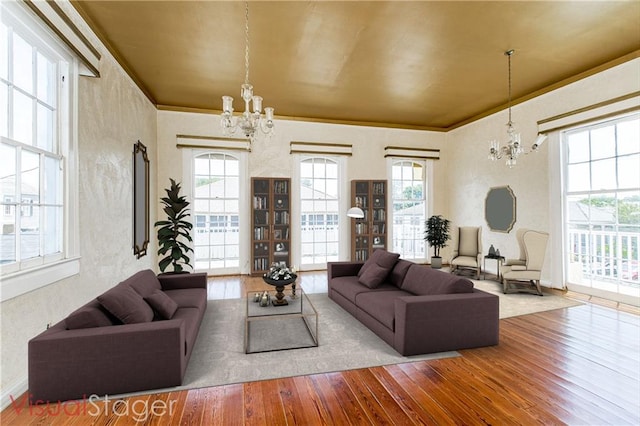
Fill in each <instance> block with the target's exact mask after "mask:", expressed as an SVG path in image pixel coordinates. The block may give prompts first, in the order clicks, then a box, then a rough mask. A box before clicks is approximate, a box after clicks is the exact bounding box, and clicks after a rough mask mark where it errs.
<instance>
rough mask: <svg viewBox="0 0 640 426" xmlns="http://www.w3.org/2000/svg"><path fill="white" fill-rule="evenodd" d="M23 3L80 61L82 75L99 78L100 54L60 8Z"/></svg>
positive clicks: (32, 0)
mask: <svg viewBox="0 0 640 426" xmlns="http://www.w3.org/2000/svg"><path fill="white" fill-rule="evenodd" d="M23 1H24V4H25V5H26V6H28V7H29V8H30V9H31V10H32V11H33V12H34V13H35V14H36V15H38V18H40V20H41V21H43V22H44V23H45V24H46V25H47V27H49V28H50V29H51V31H53V32H54V33H56V35H57V36H58V37H59V38H60V39H61V40H62V41H63V42H64V43H65V44H66V45H67V46H68V48H69V49H71V50H72V51H73V52H74V53H75V55H76V56H78V57H79V58H80V59H81V61H82V64H83V66H82V70H81V71H82V75H86V76H89V77H99V76H100V53H99V52H98V51H97V49H96V48H95V47H94V46H93V45H92V44H91V43H90V42H89V40H88V39H87V38H86V37H85V36H84V35H83V34H82V33H81V31H80V29H79V28H77V27H76V26H75V25H74V24H73V22H72V21H71V19H70V18H69V16H68V15H67V13H66V12H65V11H64V10H62V9H61V8H60V6H58V5H57V4H55V3H53V2H49V1H34V0H23ZM52 3H53V5H55V6H53V5H52Z"/></svg>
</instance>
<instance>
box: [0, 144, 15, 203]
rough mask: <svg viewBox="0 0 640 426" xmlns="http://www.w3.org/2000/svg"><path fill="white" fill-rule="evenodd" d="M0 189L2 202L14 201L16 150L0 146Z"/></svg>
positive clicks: (3, 145)
mask: <svg viewBox="0 0 640 426" xmlns="http://www.w3.org/2000/svg"><path fill="white" fill-rule="evenodd" d="M0 179H1V181H0V188H2V200H6V199H7V198H10V199H11V201H15V199H16V149H15V148H14V147H12V146H9V145H5V144H0Z"/></svg>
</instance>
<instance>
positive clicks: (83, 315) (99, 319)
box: [64, 305, 113, 330]
mask: <svg viewBox="0 0 640 426" xmlns="http://www.w3.org/2000/svg"><path fill="white" fill-rule="evenodd" d="M64 323H65V325H66V326H67V330H77V329H80V328H95V327H106V326H109V325H113V321H111V318H109V316H108V314H107V313H106V312H105V311H103V310H102V309H101V307H100V305H98V306H83V307H82V308H80V309H78V310H77V311H75V312H72V313H71V314H69V316H68V317H67V318H65V320H64Z"/></svg>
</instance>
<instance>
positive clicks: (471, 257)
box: [450, 226, 482, 279]
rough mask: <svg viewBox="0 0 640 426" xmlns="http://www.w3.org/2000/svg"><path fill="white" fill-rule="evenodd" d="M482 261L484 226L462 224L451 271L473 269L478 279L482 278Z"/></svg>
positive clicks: (452, 258)
mask: <svg viewBox="0 0 640 426" xmlns="http://www.w3.org/2000/svg"><path fill="white" fill-rule="evenodd" d="M481 262H482V228H479V227H477V226H461V227H459V228H458V240H457V246H456V248H455V249H454V250H453V256H452V257H451V262H450V265H451V273H455V272H458V271H459V270H460V269H473V270H475V272H476V279H480V267H481Z"/></svg>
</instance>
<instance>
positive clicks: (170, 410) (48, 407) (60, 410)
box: [9, 393, 178, 422]
mask: <svg viewBox="0 0 640 426" xmlns="http://www.w3.org/2000/svg"><path fill="white" fill-rule="evenodd" d="M9 398H10V399H11V407H12V408H13V410H14V411H15V412H16V414H18V415H20V414H21V413H22V412H23V411H27V412H28V413H29V416H36V417H41V416H49V417H58V416H66V417H76V416H92V417H98V416H109V415H113V416H116V417H130V418H131V419H133V420H134V421H136V422H144V421H146V420H148V419H149V417H163V416H166V415H169V416H172V415H173V414H174V412H175V408H176V407H175V405H176V403H177V402H178V401H177V400H170V401H163V400H155V401H147V400H125V399H110V398H109V395H105V396H104V397H100V396H98V395H95V394H93V395H90V396H89V397H88V398H87V397H86V395H85V396H84V397H83V398H82V399H78V400H74V401H43V400H34V399H33V395H31V394H30V393H26V394H24V395H23V396H22V397H20V398H18V399H15V398H14V397H13V395H11V396H10V397H9Z"/></svg>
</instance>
